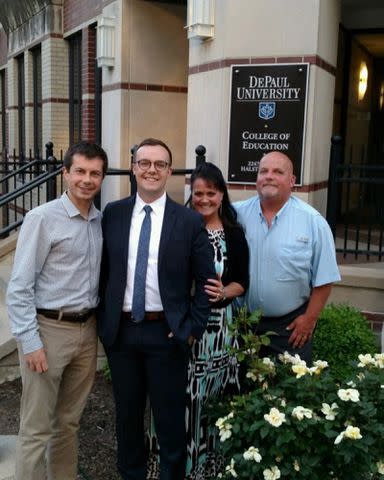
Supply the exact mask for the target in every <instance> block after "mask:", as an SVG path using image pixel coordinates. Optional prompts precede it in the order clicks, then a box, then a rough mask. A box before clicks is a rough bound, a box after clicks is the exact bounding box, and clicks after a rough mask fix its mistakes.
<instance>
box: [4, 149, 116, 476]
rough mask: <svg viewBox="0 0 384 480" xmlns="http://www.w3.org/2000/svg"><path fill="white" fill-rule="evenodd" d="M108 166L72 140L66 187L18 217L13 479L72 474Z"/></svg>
mask: <svg viewBox="0 0 384 480" xmlns="http://www.w3.org/2000/svg"><path fill="white" fill-rule="evenodd" d="M107 167H108V159H107V155H106V153H105V152H104V150H103V149H102V148H101V147H99V146H98V145H95V144H91V143H86V142H81V143H79V144H77V145H74V146H73V147H71V148H70V149H69V150H68V152H67V153H66V155H65V158H64V167H63V175H64V179H65V180H66V183H67V186H68V189H67V191H66V192H65V193H64V194H63V195H62V196H61V198H58V199H56V200H53V201H52V202H48V203H46V204H45V205H41V206H39V207H37V208H35V209H33V210H31V211H30V212H28V214H27V215H26V217H25V219H24V223H23V225H22V228H21V230H20V233H19V239H18V242H17V248H16V254H15V260H14V265H13V272H12V276H11V280H10V283H9V287H8V292H7V306H8V314H9V319H10V323H11V328H12V332H13V334H14V336H15V337H16V340H17V342H18V349H19V357H20V369H21V377H22V383H23V393H22V398H21V418H20V431H19V446H18V453H17V459H16V480H42V479H44V478H48V480H75V479H76V477H77V443H76V434H77V430H78V426H79V421H80V417H81V414H82V411H83V409H84V406H85V402H86V399H87V397H88V394H89V392H90V390H91V387H92V384H93V379H94V373H95V368H96V351H97V336H96V320H95V316H94V309H95V307H96V306H97V302H98V279H99V271H100V259H101V250H102V234H101V214H100V212H99V211H98V210H97V209H96V208H95V206H94V205H93V199H94V197H95V195H97V193H98V192H99V191H100V188H101V184H102V181H103V178H104V175H105V172H106V170H107Z"/></svg>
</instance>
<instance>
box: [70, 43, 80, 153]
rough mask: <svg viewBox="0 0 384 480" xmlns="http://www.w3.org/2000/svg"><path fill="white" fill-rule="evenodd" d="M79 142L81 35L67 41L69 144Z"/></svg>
mask: <svg viewBox="0 0 384 480" xmlns="http://www.w3.org/2000/svg"><path fill="white" fill-rule="evenodd" d="M80 140H81V34H76V35H74V36H73V37H71V38H70V39H69V143H70V145H73V144H74V143H77V142H79V141H80Z"/></svg>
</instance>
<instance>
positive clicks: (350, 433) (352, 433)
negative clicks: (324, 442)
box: [335, 425, 363, 445]
mask: <svg viewBox="0 0 384 480" xmlns="http://www.w3.org/2000/svg"><path fill="white" fill-rule="evenodd" d="M343 438H349V439H350V440H360V439H361V438H363V437H362V435H361V434H360V428H359V427H353V426H352V425H348V427H347V428H346V429H345V430H344V431H343V432H341V433H340V434H339V435H338V436H337V437H336V439H335V445H338V444H339V443H340V442H341V441H342V440H343Z"/></svg>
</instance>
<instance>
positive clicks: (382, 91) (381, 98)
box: [379, 82, 384, 110]
mask: <svg viewBox="0 0 384 480" xmlns="http://www.w3.org/2000/svg"><path fill="white" fill-rule="evenodd" d="M383 103H384V82H381V86H380V96H379V109H380V110H382V109H383Z"/></svg>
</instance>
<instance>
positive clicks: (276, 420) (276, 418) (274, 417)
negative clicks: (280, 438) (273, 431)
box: [264, 407, 286, 427]
mask: <svg viewBox="0 0 384 480" xmlns="http://www.w3.org/2000/svg"><path fill="white" fill-rule="evenodd" d="M264 419H265V420H266V421H267V422H268V423H270V424H271V425H272V426H273V427H280V425H282V423H283V422H285V421H286V420H285V414H284V413H281V412H280V411H279V410H278V409H277V408H275V407H272V408H271V409H270V411H269V413H266V414H265V415H264Z"/></svg>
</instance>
